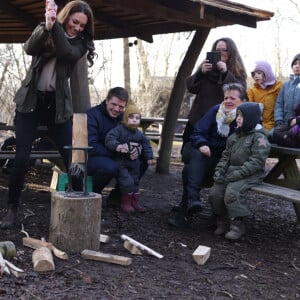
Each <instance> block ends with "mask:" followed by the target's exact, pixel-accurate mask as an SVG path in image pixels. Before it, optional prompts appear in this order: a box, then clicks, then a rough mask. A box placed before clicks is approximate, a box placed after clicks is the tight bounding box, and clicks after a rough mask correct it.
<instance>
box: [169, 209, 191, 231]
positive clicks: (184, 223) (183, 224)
mask: <svg viewBox="0 0 300 300" xmlns="http://www.w3.org/2000/svg"><path fill="white" fill-rule="evenodd" d="M168 223H169V225H171V226H174V227H177V228H179V229H184V228H188V227H190V222H189V220H188V218H187V217H186V216H185V214H184V213H183V212H182V211H179V212H177V213H176V215H175V216H173V217H171V218H169V219H168Z"/></svg>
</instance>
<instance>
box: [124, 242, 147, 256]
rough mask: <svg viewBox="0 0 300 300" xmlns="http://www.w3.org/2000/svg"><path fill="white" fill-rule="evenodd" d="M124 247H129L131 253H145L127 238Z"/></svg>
mask: <svg viewBox="0 0 300 300" xmlns="http://www.w3.org/2000/svg"><path fill="white" fill-rule="evenodd" d="M123 246H124V248H125V249H127V250H128V251H129V252H130V253H131V254H134V255H142V254H143V253H142V252H141V250H140V249H139V248H138V247H136V246H134V245H132V244H130V243H129V242H128V241H127V240H126V241H124V244H123Z"/></svg>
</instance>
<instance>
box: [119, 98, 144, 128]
mask: <svg viewBox="0 0 300 300" xmlns="http://www.w3.org/2000/svg"><path fill="white" fill-rule="evenodd" d="M131 114H139V115H141V111H140V110H139V109H138V107H137V106H136V105H135V103H134V102H133V101H132V100H130V101H129V102H128V104H127V105H126V108H125V112H124V115H123V122H122V123H123V124H125V125H126V126H128V117H129V115H131ZM128 127H130V126H128Z"/></svg>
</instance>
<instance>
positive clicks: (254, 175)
mask: <svg viewBox="0 0 300 300" xmlns="http://www.w3.org/2000/svg"><path fill="white" fill-rule="evenodd" d="M258 126H259V127H260V129H253V130H251V131H249V132H235V133H233V134H232V135H231V136H230V137H229V138H228V140H227V145H226V149H225V150H224V151H223V153H222V158H221V159H220V161H219V163H218V164H217V166H216V171H219V172H221V173H223V174H224V173H225V180H226V181H228V182H232V181H237V180H241V179H245V178H249V177H251V179H253V180H254V181H257V183H260V182H261V181H262V180H263V178H264V176H265V163H266V159H267V158H268V156H269V152H270V147H271V145H270V143H269V141H268V138H267V133H266V131H265V129H264V128H262V127H261V126H260V125H258ZM253 180H251V181H252V182H253Z"/></svg>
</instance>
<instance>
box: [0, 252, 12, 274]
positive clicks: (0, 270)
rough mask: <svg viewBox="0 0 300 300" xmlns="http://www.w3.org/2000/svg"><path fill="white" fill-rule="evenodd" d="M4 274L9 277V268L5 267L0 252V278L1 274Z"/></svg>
mask: <svg viewBox="0 0 300 300" xmlns="http://www.w3.org/2000/svg"><path fill="white" fill-rule="evenodd" d="M4 273H5V274H8V275H10V271H9V268H8V267H7V265H6V263H5V260H4V258H3V256H2V253H1V252H0V275H1V276H2V274H4Z"/></svg>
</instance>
